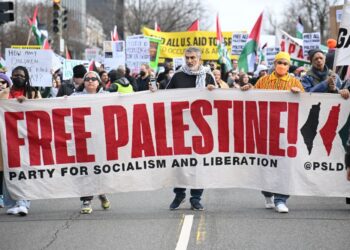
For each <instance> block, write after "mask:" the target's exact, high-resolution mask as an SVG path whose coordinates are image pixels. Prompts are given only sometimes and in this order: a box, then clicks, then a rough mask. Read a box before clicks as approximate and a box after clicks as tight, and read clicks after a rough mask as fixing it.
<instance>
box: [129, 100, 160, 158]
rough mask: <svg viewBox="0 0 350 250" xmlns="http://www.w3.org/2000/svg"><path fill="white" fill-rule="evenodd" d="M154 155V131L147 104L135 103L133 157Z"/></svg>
mask: <svg viewBox="0 0 350 250" xmlns="http://www.w3.org/2000/svg"><path fill="white" fill-rule="evenodd" d="M142 152H144V153H145V154H144V156H154V155H155V152H154V147H153V139H152V132H151V127H150V123H149V117H148V111H147V107H146V105H145V104H135V105H134V110H133V127H132V153H131V156H132V157H133V158H138V157H142Z"/></svg>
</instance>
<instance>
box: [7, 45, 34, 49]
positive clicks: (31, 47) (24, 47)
mask: <svg viewBox="0 0 350 250" xmlns="http://www.w3.org/2000/svg"><path fill="white" fill-rule="evenodd" d="M11 49H41V45H11Z"/></svg>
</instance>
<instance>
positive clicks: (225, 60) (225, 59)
mask: <svg viewBox="0 0 350 250" xmlns="http://www.w3.org/2000/svg"><path fill="white" fill-rule="evenodd" d="M216 44H217V46H218V54H219V63H220V64H224V65H225V72H228V71H230V70H231V69H232V68H233V67H232V63H231V58H230V57H229V55H228V54H227V49H226V46H225V41H224V37H223V36H222V32H221V26H220V21H219V15H217V16H216Z"/></svg>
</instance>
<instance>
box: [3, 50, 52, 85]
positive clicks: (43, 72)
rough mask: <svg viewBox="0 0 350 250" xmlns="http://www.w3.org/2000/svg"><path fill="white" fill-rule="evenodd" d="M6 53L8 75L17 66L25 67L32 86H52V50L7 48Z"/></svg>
mask: <svg viewBox="0 0 350 250" xmlns="http://www.w3.org/2000/svg"><path fill="white" fill-rule="evenodd" d="M5 53H6V66H7V70H8V74H11V71H12V70H13V69H14V68H16V67H17V66H24V67H26V68H27V69H28V72H29V76H30V81H31V84H32V86H41V87H51V86H52V75H51V70H52V69H53V66H52V62H53V60H54V58H53V57H54V54H53V52H52V50H40V49H9V48H6V49H5Z"/></svg>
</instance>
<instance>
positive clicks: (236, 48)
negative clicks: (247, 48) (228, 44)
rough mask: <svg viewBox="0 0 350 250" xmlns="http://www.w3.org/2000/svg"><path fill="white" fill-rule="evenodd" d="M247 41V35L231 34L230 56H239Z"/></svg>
mask: <svg viewBox="0 0 350 250" xmlns="http://www.w3.org/2000/svg"><path fill="white" fill-rule="evenodd" d="M247 40H248V34H247V33H232V49H231V55H237V56H239V55H240V54H241V52H242V50H243V48H244V45H245V44H246V42H247Z"/></svg>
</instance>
